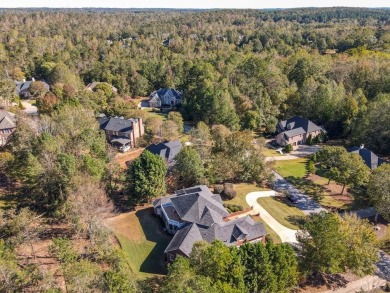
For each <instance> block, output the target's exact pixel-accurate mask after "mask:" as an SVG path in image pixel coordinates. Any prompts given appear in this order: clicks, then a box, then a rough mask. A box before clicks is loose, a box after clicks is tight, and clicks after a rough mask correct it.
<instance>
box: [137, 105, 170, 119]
mask: <svg viewBox="0 0 390 293" xmlns="http://www.w3.org/2000/svg"><path fill="white" fill-rule="evenodd" d="M143 111H145V112H147V114H148V116H147V117H148V118H149V117H157V118H160V119H161V120H165V119H167V116H168V115H167V114H166V113H161V112H153V109H152V108H146V109H144V110H143Z"/></svg>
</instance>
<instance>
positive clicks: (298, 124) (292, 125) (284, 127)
mask: <svg viewBox="0 0 390 293" xmlns="http://www.w3.org/2000/svg"><path fill="white" fill-rule="evenodd" d="M278 128H279V131H280V132H282V131H289V130H292V129H297V128H302V129H303V130H304V131H305V132H307V133H310V132H314V131H317V130H322V131H324V130H323V129H322V128H321V127H320V126H318V125H316V124H314V123H313V122H311V121H310V120H308V119H305V118H301V117H299V116H294V117H292V118H290V119H287V120H283V121H280V122H279V124H278ZM290 137H291V136H290Z"/></svg>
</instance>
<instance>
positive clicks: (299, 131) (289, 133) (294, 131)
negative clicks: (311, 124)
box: [284, 127, 306, 139]
mask: <svg viewBox="0 0 390 293" xmlns="http://www.w3.org/2000/svg"><path fill="white" fill-rule="evenodd" d="M304 133H306V131H305V130H304V129H303V128H302V127H299V128H295V129H291V130H287V131H285V132H284V137H285V138H286V139H289V138H290V137H294V136H297V135H301V134H304Z"/></svg>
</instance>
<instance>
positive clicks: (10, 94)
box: [0, 79, 16, 108]
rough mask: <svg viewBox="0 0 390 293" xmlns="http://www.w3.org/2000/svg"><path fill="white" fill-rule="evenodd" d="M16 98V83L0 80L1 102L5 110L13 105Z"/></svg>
mask: <svg viewBox="0 0 390 293" xmlns="http://www.w3.org/2000/svg"><path fill="white" fill-rule="evenodd" d="M15 97H16V87H15V83H14V82H13V81H12V80H9V79H1V80H0V100H1V101H2V105H1V106H3V107H5V108H8V106H9V105H10V104H11V102H12V100H13V99H14V98H15Z"/></svg>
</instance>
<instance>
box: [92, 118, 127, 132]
mask: <svg viewBox="0 0 390 293" xmlns="http://www.w3.org/2000/svg"><path fill="white" fill-rule="evenodd" d="M98 121H99V125H100V129H103V130H106V131H107V130H108V131H117V132H131V131H132V130H133V122H134V120H133V119H123V118H118V117H111V118H108V117H99V118H98Z"/></svg>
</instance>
